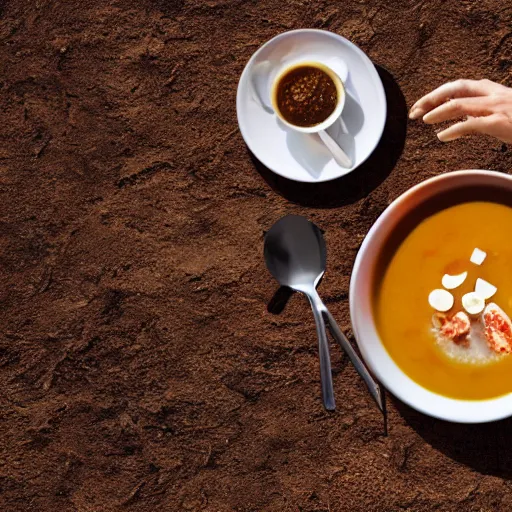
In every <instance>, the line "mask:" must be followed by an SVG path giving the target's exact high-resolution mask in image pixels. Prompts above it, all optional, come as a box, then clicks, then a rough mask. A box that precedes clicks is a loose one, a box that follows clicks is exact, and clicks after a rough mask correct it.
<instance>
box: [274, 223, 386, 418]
mask: <svg viewBox="0 0 512 512" xmlns="http://www.w3.org/2000/svg"><path fill="white" fill-rule="evenodd" d="M264 253H265V261H266V264H267V268H268V269H269V271H270V272H271V274H272V275H273V276H274V277H275V278H276V279H277V281H278V282H279V284H281V286H288V287H289V288H292V289H293V290H296V291H299V292H302V293H303V294H304V295H306V297H307V298H308V300H309V303H310V304H311V309H312V310H313V315H314V317H315V322H316V331H317V335H318V348H319V353H320V377H321V381H322V397H323V402H324V406H325V408H326V409H327V410H334V409H335V407H336V405H335V400H334V391H333V387H332V373H331V359H330V356H329V345H328V343H327V335H326V329H325V327H326V323H327V327H328V328H329V331H330V333H331V334H332V336H333V338H334V339H335V340H336V341H337V342H338V343H339V344H340V345H341V347H342V348H343V350H344V351H345V352H346V353H347V354H348V357H349V358H350V360H351V361H352V363H353V365H354V366H355V368H356V370H357V372H358V373H359V375H360V376H361V377H362V378H363V380H364V381H365V383H366V385H367V386H368V389H369V391H370V393H371V395H372V397H373V399H374V400H375V402H376V403H377V405H378V406H379V409H380V410H381V411H383V412H384V399H383V395H382V393H381V389H380V387H379V385H378V384H377V383H376V382H375V380H374V379H373V377H372V376H371V375H370V373H369V372H368V370H367V369H366V367H365V366H364V364H363V362H362V361H361V359H360V358H359V356H358V355H357V353H356V352H355V350H354V349H353V348H352V345H351V344H350V342H349V341H348V339H347V338H346V336H345V335H344V334H343V333H342V332H341V330H340V328H339V327H338V325H337V324H336V321H335V320H334V318H333V316H332V315H331V313H329V311H328V310H327V307H326V306H325V304H324V303H323V302H322V299H321V298H320V296H319V295H318V293H317V291H316V287H317V285H318V283H319V282H320V280H321V278H322V276H323V275H324V272H325V267H326V254H327V251H326V248H325V241H324V238H323V236H322V232H321V231H320V229H318V227H317V226H315V225H314V224H313V223H312V222H309V221H308V220H307V219H306V218H304V217H300V216H298V215H288V216H286V217H283V218H282V219H280V220H279V221H277V222H276V223H275V224H274V225H273V226H272V228H271V229H270V230H269V231H268V232H267V234H266V236H265V249H264Z"/></svg>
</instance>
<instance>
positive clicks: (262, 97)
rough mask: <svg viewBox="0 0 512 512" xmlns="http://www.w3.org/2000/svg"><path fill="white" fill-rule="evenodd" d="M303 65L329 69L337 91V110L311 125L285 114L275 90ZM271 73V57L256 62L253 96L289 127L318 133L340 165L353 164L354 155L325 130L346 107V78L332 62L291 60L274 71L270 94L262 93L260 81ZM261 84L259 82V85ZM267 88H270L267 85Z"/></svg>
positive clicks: (263, 80)
mask: <svg viewBox="0 0 512 512" xmlns="http://www.w3.org/2000/svg"><path fill="white" fill-rule="evenodd" d="M301 66H312V67H316V68H318V69H320V70H321V71H323V72H324V73H326V74H327V75H328V76H329V78H330V79H331V80H332V81H333V83H334V85H335V87H336V92H337V99H336V106H335V108H334V110H333V111H332V112H331V113H330V114H329V116H328V117H327V118H326V119H323V120H322V121H321V122H319V123H317V124H314V125H312V126H298V125H296V124H293V123H290V122H289V121H288V120H287V119H285V118H284V116H283V115H282V113H281V111H280V109H279V105H278V104H277V101H276V93H277V87H278V86H279V83H280V81H281V80H282V79H283V78H284V76H285V75H286V74H287V73H288V72H290V71H291V70H293V69H296V68H299V67H301ZM269 75H270V76H272V75H273V73H272V64H271V63H270V62H269V61H262V62H260V63H259V64H257V65H256V66H255V69H254V71H253V81H252V88H253V93H254V97H255V98H256V99H257V101H258V102H259V103H260V105H261V106H262V107H263V108H264V109H265V110H266V111H267V112H269V113H272V112H273V113H275V115H276V117H277V118H278V119H279V120H280V121H281V123H282V124H283V125H284V126H286V127H287V128H288V129H290V130H294V131H296V132H299V133H303V134H315V133H316V134H318V137H320V139H321V141H322V142H323V143H324V144H325V146H327V149H328V150H329V151H330V152H331V155H332V156H333V158H334V160H335V161H336V163H337V164H338V165H340V166H341V167H344V168H347V169H348V168H351V167H352V160H351V158H350V157H349V156H348V155H347V154H346V153H345V151H343V149H342V148H341V147H340V146H339V144H338V143H337V142H336V141H335V140H334V139H333V138H332V137H331V136H330V135H329V134H328V133H327V132H326V129H327V128H329V127H330V126H332V125H333V124H334V123H335V122H336V120H337V119H339V118H340V117H341V113H342V111H343V107H344V106H345V98H346V91H345V86H344V84H343V81H342V80H341V78H340V77H339V75H338V74H337V73H336V72H335V71H333V70H332V69H331V68H330V67H329V66H326V65H325V64H323V63H321V62H317V61H314V60H304V61H296V62H293V63H292V64H288V65H286V66H285V67H284V68H282V69H279V70H278V71H277V72H276V73H275V74H274V78H273V80H272V83H271V86H270V91H269V92H270V94H269V96H270V97H268V92H267V93H263V94H262V89H264V87H263V88H262V87H261V85H262V83H264V82H265V81H266V78H265V77H268V76H269ZM258 84H259V85H260V86H258ZM267 91H268V89H267Z"/></svg>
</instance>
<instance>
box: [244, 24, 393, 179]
mask: <svg viewBox="0 0 512 512" xmlns="http://www.w3.org/2000/svg"><path fill="white" fill-rule="evenodd" d="M297 60H316V61H319V62H323V63H324V64H326V65H328V66H330V67H331V68H332V69H333V70H334V71H336V72H337V73H338V74H339V75H340V77H341V78H342V80H344V82H345V88H346V91H347V97H346V102H345V108H344V110H343V113H342V120H343V123H344V124H345V127H343V124H342V122H341V120H338V121H336V123H335V124H334V125H333V126H332V127H331V128H329V129H328V130H327V131H328V132H329V133H330V134H331V136H333V137H334V138H336V140H337V141H338V143H339V144H340V146H341V147H342V148H343V149H344V150H345V152H346V153H347V154H348V155H349V156H350V157H351V158H352V161H353V162H354V164H353V166H352V167H351V168H349V169H347V168H343V167H340V166H339V165H338V164H337V163H336V162H335V161H334V159H333V158H332V156H331V154H330V152H329V150H328V149H327V148H326V147H325V146H324V144H323V143H322V142H321V141H320V139H319V137H318V135H316V134H311V135H310V134H302V133H297V132H292V131H288V129H287V128H286V127H285V126H284V125H283V124H282V123H280V122H279V121H278V119H277V118H276V116H275V114H274V113H273V112H271V111H270V110H269V109H268V108H267V107H266V106H265V105H264V103H265V101H263V102H262V101H261V98H260V97H259V94H258V93H256V94H255V88H256V87H259V88H260V89H259V90H265V91H266V90H268V88H269V84H270V82H271V79H272V76H273V75H275V69H277V68H278V67H281V66H283V65H287V64H290V63H292V62H294V61H297ZM268 61H270V62H271V63H272V68H273V70H274V71H273V72H270V73H268V80H267V81H266V83H264V84H263V85H261V83H260V82H261V76H260V75H258V77H257V79H256V75H255V73H254V70H255V68H256V67H257V66H258V68H257V69H261V67H262V66H263V65H264V64H262V63H265V62H268ZM274 63H275V68H274V66H273V64H274ZM236 110H237V116H238V125H239V127H240V131H241V133H242V137H243V138H244V140H245V143H246V144H247V146H248V147H249V149H250V150H251V151H252V153H253V154H254V155H255V156H256V158H257V159H258V160H259V161H260V162H261V163H263V164H264V165H265V166H266V167H268V168H269V169H270V170H272V171H274V172H275V173H276V174H279V175H281V176H284V177H285V178H288V179H291V180H295V181H305V182H321V181H328V180H333V179H335V178H339V177H340V176H343V175H345V174H348V173H349V172H350V171H353V170H354V169H355V168H356V167H358V166H359V165H361V164H362V163H363V162H364V161H365V160H366V159H367V158H368V157H369V156H370V154H371V153H372V152H373V150H374V149H375V147H376V146H377V144H378V142H379V140H380V137H381V135H382V132H383V130H384V124H385V122H386V95H385V93H384V87H383V85H382V82H381V80H380V77H379V75H378V73H377V71H376V69H375V67H374V65H373V64H372V61H371V60H370V59H369V58H368V57H367V56H366V54H365V53H364V52H363V51H362V50H361V49H359V48H358V47H357V46H355V45H354V44H353V43H351V42H350V41H348V40H347V39H345V38H344V37H341V36H339V35H337V34H334V33H332V32H328V31H325V30H314V29H300V30H292V31H290V32H284V33H283V34H279V35H278V36H276V37H274V38H273V39H271V40H270V41H268V42H267V43H265V44H264V45H263V46H262V47H261V48H259V49H258V50H257V51H256V53H254V55H253V56H252V57H251V59H250V60H249V62H248V63H247V65H246V66H245V69H244V71H243V73H242V76H241V77H240V82H239V84H238V91H237V97H236ZM345 128H346V129H345ZM344 131H346V132H348V133H344Z"/></svg>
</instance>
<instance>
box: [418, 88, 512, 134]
mask: <svg viewBox="0 0 512 512" xmlns="http://www.w3.org/2000/svg"><path fill="white" fill-rule="evenodd" d="M422 116H423V121H424V122H425V123H427V124H435V123H441V122H443V121H450V120H452V119H458V118H461V117H467V119H466V120H464V121H460V122H458V123H455V124H453V125H452V126H450V127H449V128H446V129H445V130H443V131H441V132H439V133H438V134H437V136H438V137H439V140H441V141H443V142H448V141H450V140H455V139H458V138H459V137H462V136H463V135H469V134H472V133H485V134H486V135H491V136H493V137H496V138H497V139H499V140H501V141H503V142H506V143H509V144H512V89H511V88H509V87H505V86H504V85H500V84H497V83H495V82H491V81H490V80H456V81H455V82H448V83H446V84H444V85H442V86H441V87H438V88H437V89H435V90H434V91H432V92H431V93H429V94H427V95H426V96H423V98H421V99H420V100H418V101H417V102H416V103H415V104H414V105H413V106H412V108H411V111H410V113H409V117H410V118H411V119H418V118H419V117H422Z"/></svg>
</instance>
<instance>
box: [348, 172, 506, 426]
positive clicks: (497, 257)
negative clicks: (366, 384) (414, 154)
mask: <svg viewBox="0 0 512 512" xmlns="http://www.w3.org/2000/svg"><path fill="white" fill-rule="evenodd" d="M350 315H351V320H352V326H353V330H354V334H355V337H356V340H357V344H358V346H359V349H360V351H361V354H362V356H363V358H364V360H365V361H366V363H367V365H368V366H369V368H370V369H371V371H372V372H373V373H374V374H375V375H376V377H377V378H378V379H379V380H380V381H381V382H382V384H383V385H384V386H385V387H386V388H387V389H388V390H389V391H390V392H391V393H392V394H394V395H395V396H396V397H397V398H399V399H400V400H402V401H403V402H405V403H407V404H408V405H410V406H411V407H413V408H415V409H417V410H419V411H421V412H423V413H425V414H428V415H430V416H434V417H437V418H441V419H444V420H448V421H454V422H461V423H481V422H487V421H493V420H498V419H502V418H505V417H508V416H511V415H512V322H511V320H510V318H511V317H512V177H511V176H509V175H506V174H502V173H498V172H494V171H484V170H468V171H457V172H451V173H447V174H444V175H441V176H438V177H435V178H432V179H429V180H426V181H424V182H422V183H420V184H419V185H417V186H415V187H413V188H411V189H410V190H408V191H407V192H405V193H404V194H403V195H402V196H400V197H399V198H398V199H396V200H395V201H394V202H393V203H392V204H391V205H390V206H389V207H388V208H387V209H386V210H385V211H384V213H383V214H382V215H381V216H380V217H379V219H378V220H377V221H376V222H375V224H374V225H373V226H372V228H371V229H370V231H369V233H368V235H367V236H366V238H365V240H364V242H363V244H362V246H361V248H360V250H359V253H358V255H357V258H356V261H355V264H354V269H353V272H352V277H351V283H350Z"/></svg>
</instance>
